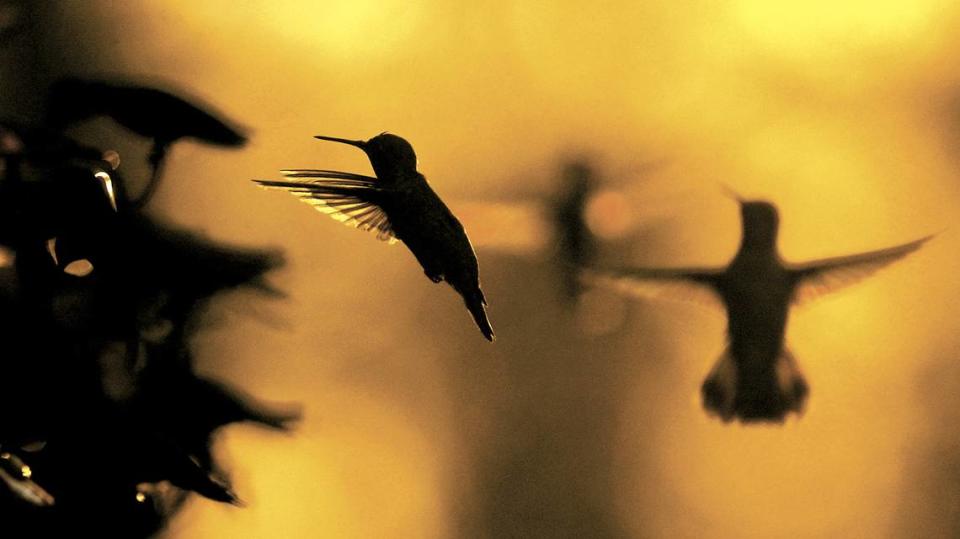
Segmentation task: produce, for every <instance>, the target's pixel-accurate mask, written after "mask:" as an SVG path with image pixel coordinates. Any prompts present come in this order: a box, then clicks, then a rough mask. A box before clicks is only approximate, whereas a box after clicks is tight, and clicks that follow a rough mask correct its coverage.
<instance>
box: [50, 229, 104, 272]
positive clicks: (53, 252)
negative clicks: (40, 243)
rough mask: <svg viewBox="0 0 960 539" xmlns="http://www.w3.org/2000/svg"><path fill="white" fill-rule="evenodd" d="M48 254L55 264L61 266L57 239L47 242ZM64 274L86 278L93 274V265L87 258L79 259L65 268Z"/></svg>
mask: <svg viewBox="0 0 960 539" xmlns="http://www.w3.org/2000/svg"><path fill="white" fill-rule="evenodd" d="M47 252H48V253H49V254H50V258H51V259H53V263H54V265H56V266H60V258H59V257H58V256H57V238H50V239H49V240H47ZM63 272H64V273H66V274H67V275H72V276H74V277H86V276H88V275H90V274H91V273H93V264H92V263H91V262H90V261H89V260H87V259H86V258H78V259H76V260H72V261H71V262H69V263H67V264H65V265H64V266H63Z"/></svg>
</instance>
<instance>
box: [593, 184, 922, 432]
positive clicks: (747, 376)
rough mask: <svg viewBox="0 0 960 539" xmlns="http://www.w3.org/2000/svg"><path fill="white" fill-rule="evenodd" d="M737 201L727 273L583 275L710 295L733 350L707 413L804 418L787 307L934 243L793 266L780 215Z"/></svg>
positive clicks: (641, 289) (716, 372) (723, 362)
mask: <svg viewBox="0 0 960 539" xmlns="http://www.w3.org/2000/svg"><path fill="white" fill-rule="evenodd" d="M738 201H739V202H740V205H741V217H742V223H743V236H742V240H741V243H740V247H739V249H738V250H737V254H736V255H735V256H734V258H733V260H732V261H731V262H730V264H729V265H727V267H726V268H719V269H709V268H706V269H693V268H691V269H627V270H619V271H611V272H594V271H590V270H586V271H585V272H584V278H585V279H586V280H588V281H591V282H594V283H599V284H607V285H611V284H612V285H614V286H615V288H617V289H619V290H621V291H623V290H626V291H628V292H631V293H635V294H638V295H641V296H644V297H647V296H651V295H656V294H657V292H659V291H660V290H658V288H659V287H658V286H656V285H657V284H658V283H660V284H663V283H664V282H666V281H673V283H672V284H674V285H676V284H678V283H677V282H676V281H681V282H685V283H686V284H694V285H700V287H699V288H703V287H706V288H707V289H708V290H709V291H710V292H712V296H713V297H714V298H715V299H719V300H720V302H721V303H722V306H723V308H724V310H725V311H726V313H727V337H728V345H727V349H726V350H725V351H724V353H723V354H722V355H721V357H720V359H719V360H718V361H717V363H716V364H715V365H714V367H713V369H712V370H711V372H710V374H709V375H708V376H707V379H706V380H705V381H704V383H703V386H702V388H701V393H702V396H703V405H704V407H705V408H706V409H707V410H708V412H710V413H713V414H716V415H717V416H719V417H720V418H721V419H722V420H724V421H730V420H732V419H739V420H741V421H744V422H751V421H783V419H784V418H785V416H786V415H787V414H788V413H790V412H796V413H800V412H802V410H803V406H804V403H805V400H806V396H807V393H808V386H807V382H806V380H804V378H803V375H802V374H801V372H800V370H799V368H798V367H797V364H796V361H795V360H794V358H793V355H792V354H791V353H790V352H789V350H787V349H786V347H785V346H784V337H785V334H786V326H787V319H788V314H789V309H790V306H791V305H792V304H798V303H802V302H803V301H805V300H807V299H810V298H811V297H814V296H817V295H820V294H823V293H826V292H831V291H833V290H836V289H838V288H841V287H843V286H845V285H848V284H851V283H853V282H856V281H859V280H861V279H863V278H865V277H866V276H867V275H869V274H870V273H873V272H874V271H876V270H877V269H879V268H881V267H883V266H886V265H887V264H890V263H891V262H893V261H895V260H898V259H900V258H903V257H904V256H906V255H907V254H909V253H911V252H913V251H915V250H916V249H918V248H919V247H920V246H921V245H922V244H923V243H925V242H926V241H927V240H929V239H930V236H928V237H925V238H922V239H919V240H916V241H913V242H910V243H906V244H903V245H898V246H896V247H891V248H888V249H881V250H877V251H871V252H867V253H862V254H858V255H853V256H846V257H837V258H828V259H823V260H817V261H813V262H808V263H805V264H789V263H786V262H784V261H783V260H782V259H781V258H780V255H779V254H778V252H777V245H776V240H777V228H778V225H779V218H778V216H777V210H776V208H775V207H774V206H773V205H772V204H770V203H768V202H754V201H744V200H740V199H739V198H738ZM624 284H625V285H626V286H623V285H624ZM694 288H697V287H694ZM700 297H702V296H700Z"/></svg>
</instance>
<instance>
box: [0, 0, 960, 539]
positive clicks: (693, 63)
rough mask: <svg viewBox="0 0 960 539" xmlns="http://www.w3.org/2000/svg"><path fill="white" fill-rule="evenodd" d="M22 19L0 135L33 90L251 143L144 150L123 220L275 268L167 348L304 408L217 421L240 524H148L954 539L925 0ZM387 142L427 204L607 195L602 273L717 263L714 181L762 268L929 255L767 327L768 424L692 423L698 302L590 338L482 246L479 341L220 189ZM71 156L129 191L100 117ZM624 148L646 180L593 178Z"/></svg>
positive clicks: (352, 238)
mask: <svg viewBox="0 0 960 539" xmlns="http://www.w3.org/2000/svg"><path fill="white" fill-rule="evenodd" d="M30 16H32V17H35V20H36V21H37V23H36V25H35V26H34V28H35V29H37V31H36V32H34V33H33V34H31V36H30V39H28V40H25V41H18V42H17V45H16V46H15V47H13V48H7V49H5V50H4V51H3V53H2V55H3V58H4V62H3V67H2V68H0V69H2V74H3V77H2V80H0V89H2V90H3V92H2V94H3V95H2V96H0V112H4V113H6V114H24V115H25V114H30V113H35V112H36V111H38V110H39V107H40V105H41V102H40V97H38V95H42V93H41V92H38V91H37V88H44V87H45V86H46V84H48V83H49V82H51V81H53V80H54V79H56V78H58V77H60V76H62V75H65V74H74V75H81V76H86V77H96V76H115V75H122V76H124V77H128V78H132V79H134V80H162V81H167V82H168V83H169V84H170V85H171V86H172V87H175V88H181V89H184V90H186V91H187V92H188V93H189V94H191V95H193V96H196V97H198V98H200V99H202V100H203V101H205V102H207V103H211V104H214V105H215V106H216V107H217V108H218V109H219V110H220V111H222V112H223V113H224V114H226V115H227V116H228V117H230V118H233V119H235V120H237V121H239V122H240V123H242V124H243V125H245V126H247V127H248V128H249V129H250V131H251V134H252V143H251V144H250V145H249V146H248V147H246V148H244V149H242V150H239V151H223V150H218V149H213V148H209V147H204V146H200V145H196V144H191V143H182V144H179V145H177V146H176V147H175V148H174V149H173V150H172V152H171V154H170V156H169V159H168V162H167V163H168V168H167V173H166V181H165V183H164V184H163V186H162V187H161V190H160V191H159V193H158V195H157V197H156V199H155V201H154V204H153V205H152V207H151V211H152V213H154V214H156V215H161V216H164V217H165V218H167V219H169V220H172V221H174V222H176V223H178V224H180V225H182V226H184V227H188V228H191V229H195V230H202V231H206V232H207V233H209V234H210V235H211V236H212V237H215V238H217V239H221V240H224V241H229V242H233V243H243V244H249V245H270V246H278V247H281V248H283V249H284V250H285V251H286V253H287V259H288V265H287V267H286V268H284V269H283V270H281V271H279V272H276V273H275V274H274V275H271V277H270V278H271V281H272V282H273V283H274V284H276V285H277V286H278V287H280V288H282V289H283V290H285V291H286V292H287V293H288V295H289V297H288V298H287V299H286V300H280V301H270V300H265V299H261V298H257V299H254V298H253V297H252V296H245V295H243V294H240V293H237V294H234V295H232V296H229V297H227V298H225V299H224V300H223V301H220V302H219V303H218V304H217V305H216V306H215V307H214V309H213V312H212V313H211V316H212V318H213V319H214V320H213V322H214V323H212V326H211V328H210V329H208V330H207V331H205V332H203V333H201V334H200V335H199V337H198V339H197V341H196V343H195V348H196V349H197V351H198V356H199V362H200V367H201V370H202V372H204V373H206V374H209V375H211V376H214V377H217V378H220V379H223V380H227V381H230V382H231V383H235V384H237V385H238V386H240V387H243V388H244V389H246V390H247V391H250V392H251V393H253V394H255V395H257V396H259V397H262V398H264V399H269V400H274V401H301V402H303V403H304V405H305V420H304V421H303V422H302V424H301V425H300V427H299V429H298V430H296V431H295V432H294V433H293V435H291V436H284V435H277V434H273V433H269V432H265V431H261V430H258V429H256V428H255V427H247V426H235V427H230V428H228V429H227V430H226V431H225V432H224V434H223V436H222V437H221V439H220V442H219V444H218V448H217V450H218V454H219V455H220V457H221V459H223V460H224V461H225V462H227V463H228V467H229V469H230V471H231V474H232V476H233V480H234V486H235V490H236V491H237V492H238V493H239V494H240V496H241V497H242V498H243V499H244V500H245V501H246V502H247V507H245V508H243V509H238V508H235V507H230V506H225V505H217V504H215V503H213V502H209V501H207V500H205V499H200V498H196V497H195V499H193V500H192V501H191V502H190V504H189V506H188V507H187V508H186V509H185V510H184V511H183V512H182V513H181V514H179V515H178V516H177V517H176V518H175V519H174V520H173V522H172V523H171V524H170V526H169V527H168V529H167V531H166V532H164V534H163V537H165V538H170V539H177V538H193V537H236V538H251V539H254V538H278V537H283V538H318V537H337V538H349V537H357V538H360V537H398V538H399V537H411V538H413V537H415V538H429V537H436V538H440V537H644V538H646V537H657V538H660V537H662V538H684V537H690V538H820V537H850V538H854V537H864V538H867V537H869V538H883V537H956V536H958V534H960V428H958V427H957V425H958V424H960V398H958V397H957V396H956V395H957V394H960V366H958V364H957V359H958V357H957V354H956V352H955V351H956V350H958V349H960V348H958V345H960V338H958V337H957V336H956V334H957V332H956V327H955V324H956V322H955V321H956V320H958V319H960V316H958V315H960V302H958V301H957V300H958V299H960V284H958V281H957V279H956V278H955V275H957V272H958V271H960V256H958V255H957V249H958V248H960V236H958V233H957V230H958V226H960V212H958V208H960V170H958V168H960V167H958V165H960V159H958V157H960V63H958V62H957V61H956V53H957V51H960V36H958V34H957V32H956V31H955V29H956V28H957V27H958V24H960V7H958V6H956V5H955V4H954V3H951V2H944V1H939V0H896V1H871V2H866V1H861V0H857V1H850V2H835V1H826V0H807V1H804V2H792V1H791V2H766V1H762V0H730V1H728V2H708V1H662V0H658V1H648V2H628V1H621V0H614V1H608V2H599V3H569V2H567V3H543V2H510V1H506V0H503V1H496V0H493V1H486V2H473V3H467V4H457V3H453V2H440V1H425V2H418V3H410V2H399V1H396V0H376V1H374V0H352V1H349V2H313V1H307V0H284V1H282V2H277V1H265V0H246V1H244V2H229V1H225V0H206V1H204V2H193V1H186V0H150V1H141V2H116V1H110V0H84V1H79V0H72V1H63V2H57V3H53V2H50V3H37V5H35V6H33V7H32V8H31V11H30ZM387 130H388V131H390V132H393V133H396V134H399V135H401V136H403V137H405V138H407V139H408V140H410V141H411V143H412V144H413V145H414V147H415V148H416V150H417V153H418V156H419V158H420V170H421V171H422V172H424V173H425V174H426V176H427V178H428V179H429V180H430V181H431V184H432V185H433V187H434V189H435V190H436V191H437V192H438V193H439V194H440V195H441V196H443V197H444V198H445V199H446V200H447V201H448V204H449V205H450V207H451V209H452V210H453V211H454V212H455V213H457V212H458V208H468V207H470V205H471V204H476V203H478V202H483V201H487V200H489V201H501V202H504V201H506V202H510V201H513V202H516V201H520V200H527V199H530V198H531V197H536V196H541V197H543V198H546V197H549V196H550V195H551V193H552V192H553V190H554V189H555V188H556V185H557V183H556V180H557V175H558V171H559V170H560V165H561V163H562V162H563V160H564V159H566V158H567V157H568V156H570V155H585V156H589V158H590V159H591V160H592V161H591V162H592V163H594V164H595V165H596V167H597V169H598V170H599V171H600V173H601V175H605V176H607V177H613V176H617V177H618V178H619V179H618V180H617V182H619V185H621V186H623V187H624V189H625V190H627V191H629V192H630V193H633V194H632V196H631V197H630V199H629V200H630V205H629V207H628V209H629V211H630V212H631V218H632V219H633V221H634V222H635V223H636V226H635V227H634V228H635V230H634V233H633V234H632V235H631V238H632V239H631V241H629V242H626V243H624V244H623V247H618V248H616V249H607V251H606V252H605V253H604V260H606V261H608V262H611V263H621V264H626V263H631V264H647V265H658V266H667V265H696V264H709V265H721V264H724V263H725V261H727V260H728V259H729V258H730V257H731V256H732V254H733V252H734V251H735V249H736V245H737V241H738V234H739V222H738V218H739V217H738V211H737V208H736V205H735V204H734V203H733V202H732V201H731V200H729V199H728V198H724V197H723V196H722V194H721V191H720V189H718V185H719V183H720V182H723V183H726V184H728V185H730V186H732V187H733V188H734V189H736V190H738V191H740V192H742V193H743V194H744V195H747V196H749V197H755V198H763V199H767V200H770V201H772V202H774V203H775V204H777V205H778V207H779V208H780V213H781V218H782V227H781V231H782V232H781V238H780V248H781V252H782V254H783V255H784V257H785V258H786V259H788V260H795V261H801V260H805V259H812V258H821V257H826V256H834V255H839V254H847V253H853V252H859V251H865V250H870V249H875V248H879V247H885V246H888V245H893V244H897V243H902V242H905V241H908V240H911V239H914V238H916V237H919V236H922V235H926V234H928V233H931V232H936V231H939V230H944V232H942V233H941V234H940V235H939V237H938V238H937V239H936V240H935V241H933V242H931V243H930V244H928V245H927V246H926V247H924V249H922V250H921V251H920V252H919V253H917V254H915V255H913V256H912V257H910V258H908V259H906V260H905V261H903V262H900V263H898V264H896V265H894V266H893V267H892V268H890V269H888V270H885V271H883V272H881V273H879V274H877V275H876V276H875V277H873V278H872V279H870V280H869V281H867V282H866V283H865V284H862V285H858V286H857V287H855V288H851V289H848V290H845V291H844V292H843V293H840V294H837V295H835V296H833V297H831V298H830V299H827V300H824V301H821V302H819V303H816V304H814V305H812V306H809V307H806V308H803V309H798V310H795V311H794V312H793V316H792V317H791V322H790V325H789V327H788V335H787V338H788V343H789V346H790V347H791V349H792V350H793V351H794V353H795V354H796V357H797V359H798V361H799V362H800V364H801V367H802V368H803V369H804V371H805V373H806V376H807V378H808V381H809V382H810V384H811V389H812V391H811V396H810V400H809V405H808V408H807V411H806V414H805V415H804V416H803V417H802V418H800V419H791V420H789V421H788V422H787V423H786V424H785V425H783V426H741V425H739V424H736V425H725V424H722V423H720V422H719V421H717V420H715V419H711V418H710V417H708V416H707V415H706V414H705V413H704V412H703V410H702V409H701V408H700V404H699V393H698V392H699V387H700V383H701V380H702V378H703V377H704V376H705V374H706V373H707V371H708V370H709V368H710V367H711V365H712V364H713V362H714V361H715V359H716V357H717V356H718V355H719V354H720V352H721V350H722V348H723V339H724V333H723V331H724V324H725V321H724V318H723V316H722V314H721V313H714V312H711V311H704V310H703V309H700V308H698V307H696V306H690V305H686V304H675V303H672V302H635V303H632V304H631V305H630V306H629V307H628V308H627V310H626V316H627V319H626V321H625V322H624V323H623V325H622V327H621V329H620V330H619V331H617V332H614V333H610V334H607V335H603V336H596V335H594V336H591V335H589V334H585V333H583V332H582V331H579V330H578V327H579V326H578V319H577V316H575V314H574V313H572V312H571V310H570V309H569V308H568V306H567V305H566V304H565V303H564V302H562V301H561V300H560V299H559V298H558V295H557V293H556V288H557V282H556V281H557V275H556V269H555V267H554V266H552V265H551V263H550V261H549V260H546V259H544V258H543V257H537V256H523V254H522V253H518V252H517V251H518V249H516V248H514V249H513V250H512V252H502V251H497V250H496V249H493V248H490V249H488V248H486V247H485V245H486V244H487V243H489V242H487V240H486V239H485V238H483V237H482V234H480V235H479V236H481V237H476V238H474V240H475V241H474V243H475V244H477V245H478V256H479V258H480V263H481V277H482V280H483V284H484V289H485V292H486V295H487V298H488V300H489V303H490V313H491V318H492V321H493V324H494V327H495V329H496V330H497V335H498V342H497V343H496V344H494V345H490V344H488V343H487V342H485V341H484V340H483V339H482V338H481V336H480V335H479V334H478V333H477V331H476V328H475V327H474V326H473V325H472V323H471V321H470V319H469V317H468V316H467V314H466V313H465V312H464V310H463V308H462V304H461V302H460V299H459V298H457V297H456V295H455V294H453V293H452V291H450V290H449V289H448V288H447V287H445V286H443V287H438V286H434V285H432V284H431V283H430V282H429V281H428V280H427V279H425V278H424V276H423V274H422V270H421V269H420V268H419V266H418V265H417V264H416V261H415V260H414V258H413V257H412V256H411V255H410V254H409V253H408V252H407V251H406V250H405V249H404V248H403V247H402V246H394V247H392V248H388V247H386V246H384V245H383V244H380V243H379V242H377V241H375V240H373V239H372V238H370V237H368V236H367V235H364V234H361V233H359V232H357V231H354V230H350V229H348V228H346V227H342V226H339V225H337V224H336V223H334V222H333V221H332V220H330V219H328V218H325V217H323V216H321V215H320V214H318V213H316V212H314V211H312V210H311V209H310V208H309V207H307V206H306V205H303V204H300V203H298V202H296V201H295V200H294V199H293V198H292V197H289V196H287V195H284V194H280V193H276V192H266V191H263V190H261V189H258V188H257V187H256V186H255V185H254V184H252V183H251V182H250V181H249V180H250V179H252V178H275V177H277V176H278V170H279V169H281V168H288V167H318V168H328V169H336V170H348V171H355V172H361V173H369V172H370V168H369V164H368V162H367V161H366V159H365V157H364V156H363V155H362V153H361V152H358V151H355V150H352V149H350V148H347V147H340V146H337V145H332V144H327V143H322V142H319V141H316V140H314V139H313V138H312V136H313V135H315V134H325V135H333V136H341V137H347V138H368V137H371V136H373V135H375V134H377V133H380V132H381V131H387ZM84 133H85V135H86V136H87V137H89V138H91V140H95V141H97V142H98V143H100V145H101V146H104V147H107V146H109V147H115V148H117V149H119V150H120V153H121V155H123V156H124V162H123V170H124V171H125V174H126V176H127V177H130V178H137V177H143V176H144V175H145V170H146V169H145V167H144V166H143V165H142V164H141V163H142V159H141V158H140V157H139V156H140V155H145V153H146V151H147V146H146V144H145V143H139V142H131V141H130V140H129V138H128V137H127V136H126V134H125V132H124V131H122V130H121V129H120V128H118V127H117V126H115V125H114V124H111V123H110V122H108V121H100V122H97V123H95V124H94V125H92V126H90V127H87V128H86V130H85V131H84ZM649 160H663V161H664V164H663V166H659V167H656V168H655V169H654V170H653V171H652V172H650V173H648V174H644V175H643V177H640V175H635V176H636V177H626V178H624V177H623V174H620V173H618V171H624V170H631V167H634V166H635V165H636V164H637V163H640V162H645V161H649ZM628 176H629V175H628ZM489 215H493V216H496V215H498V214H497V213H495V212H494V213H490V214H489ZM488 219H489V217H488ZM478 220H480V221H481V222H478ZM464 221H465V224H466V226H467V232H468V233H471V230H474V229H479V230H481V231H483V232H484V233H487V231H488V229H489V232H490V233H493V232H494V231H496V230H497V229H498V227H496V226H494V225H491V223H489V222H482V219H479V218H476V217H475V218H474V219H473V220H472V221H471V220H470V219H467V218H465V219H464ZM504 226H507V230H505V231H504V230H501V231H500V232H501V234H504V235H506V236H508V237H509V236H510V235H512V234H516V235H519V236H533V237H535V238H536V237H546V234H548V231H547V230H545V229H542V227H541V228H537V224H536V221H535V220H532V221H529V222H528V221H523V220H520V221H516V220H505V225H504ZM510 227H516V228H524V229H523V230H518V229H514V228H510ZM614 301H615V300H614V298H612V297H607V296H603V295H601V296H600V297H599V299H597V300H596V302H597V304H599V305H609V304H613V302H614Z"/></svg>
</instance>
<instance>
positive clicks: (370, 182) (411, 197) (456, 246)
mask: <svg viewBox="0 0 960 539" xmlns="http://www.w3.org/2000/svg"><path fill="white" fill-rule="evenodd" d="M316 138H318V139H321V140H330V141H333V142H339V143H343V144H349V145H351V146H355V147H357V148H360V149H361V150H363V151H364V153H366V154H367V157H368V158H369V159H370V164H371V165H372V166H373V170H374V172H375V173H376V177H375V178H374V177H371V176H364V175H362V174H353V173H350V172H337V171H332V170H316V169H300V170H285V171H283V173H284V175H285V176H286V177H287V179H286V180H284V181H269V180H254V181H255V182H257V183H259V184H260V185H262V186H264V187H267V188H280V189H284V190H287V191H289V192H290V193H292V194H293V195H295V196H297V197H300V198H301V199H302V200H303V201H304V202H306V203H308V204H310V205H312V206H314V207H315V208H316V209H318V210H319V211H321V212H323V213H327V214H330V215H331V217H333V218H334V219H336V220H338V221H342V222H344V223H346V224H349V225H352V226H355V227H357V228H359V229H361V230H366V231H371V232H375V233H376V234H377V239H380V240H383V241H388V242H390V243H393V242H395V241H396V240H398V239H399V240H400V241H402V242H403V243H405V244H406V245H407V247H408V248H409V249H410V251H411V252H412V253H413V255H414V257H416V259H417V261H418V262H419V263H420V265H421V266H422V267H423V270H424V273H426V275H427V277H428V278H429V279H430V280H431V281H433V282H434V283H439V282H440V281H446V282H447V283H448V284H449V285H450V286H452V287H453V289H454V290H456V291H457V293H458V294H460V296H462V297H463V301H464V303H465V304H466V306H467V309H468V310H469V311H470V314H471V315H472V316H473V319H474V321H475V322H476V324H477V327H479V328H480V331H481V333H483V336H484V337H486V338H487V340H489V341H493V340H494V334H493V328H492V327H491V325H490V322H489V320H488V319H487V313H486V308H485V306H486V304H487V302H486V299H485V298H484V296H483V292H482V291H481V290H480V270H479V266H478V263H477V256H476V254H475V253H474V251H473V247H472V246H471V244H470V240H469V239H468V238H467V234H466V232H465V231H464V229H463V225H461V224H460V221H459V220H457V218H456V217H455V216H454V215H453V213H452V212H451V211H450V210H449V209H448V208H447V206H446V204H444V203H443V201H442V200H441V199H440V197H439V196H437V194H436V193H435V192H434V191H433V189H431V187H430V185H429V184H428V183H427V180H426V178H424V177H423V175H422V174H420V172H418V171H417V156H416V154H415V153H414V151H413V147H412V146H411V145H410V143H409V142H407V141H406V140H404V139H403V138H401V137H398V136H396V135H391V134H388V133H381V134H380V135H377V136H376V137H373V138H371V139H370V140H368V141H362V140H346V139H340V138H334V137H327V136H317V137H316Z"/></svg>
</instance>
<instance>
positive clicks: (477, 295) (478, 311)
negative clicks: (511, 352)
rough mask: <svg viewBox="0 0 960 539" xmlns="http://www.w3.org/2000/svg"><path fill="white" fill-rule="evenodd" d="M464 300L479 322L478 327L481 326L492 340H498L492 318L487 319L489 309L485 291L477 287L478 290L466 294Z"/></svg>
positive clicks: (482, 330)
mask: <svg viewBox="0 0 960 539" xmlns="http://www.w3.org/2000/svg"><path fill="white" fill-rule="evenodd" d="M463 301H464V303H466V305H467V310H469V311H470V314H471V315H472V316H473V320H474V321H475V322H476V323H477V327H479V328H480V332H481V333H483V336H484V337H486V338H487V340H488V341H490V342H493V341H495V340H497V336H496V335H494V333H493V327H492V326H491V325H490V320H489V319H487V309H486V308H485V305H486V304H487V300H486V299H485V298H484V297H483V292H481V291H480V290H479V289H477V291H476V292H474V293H472V294H465V295H464V296H463Z"/></svg>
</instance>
